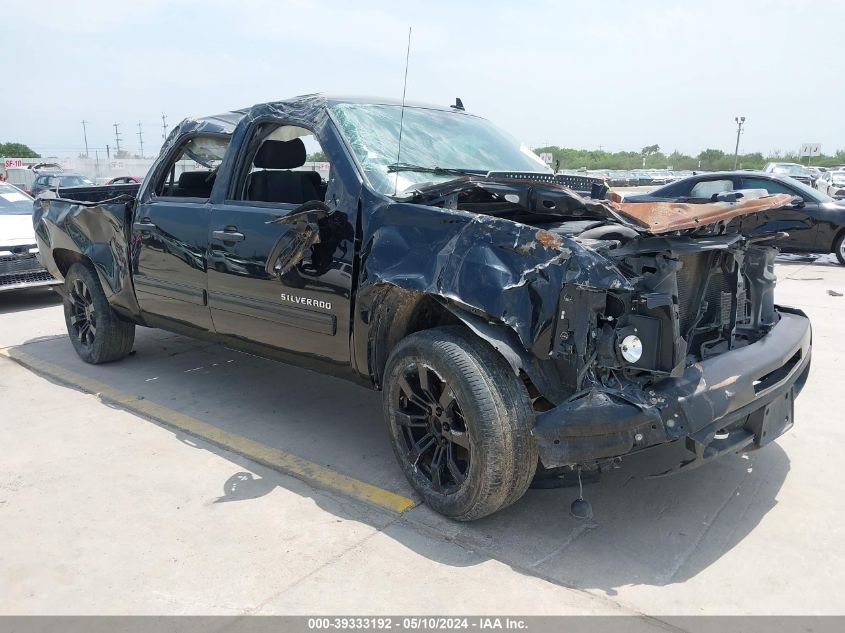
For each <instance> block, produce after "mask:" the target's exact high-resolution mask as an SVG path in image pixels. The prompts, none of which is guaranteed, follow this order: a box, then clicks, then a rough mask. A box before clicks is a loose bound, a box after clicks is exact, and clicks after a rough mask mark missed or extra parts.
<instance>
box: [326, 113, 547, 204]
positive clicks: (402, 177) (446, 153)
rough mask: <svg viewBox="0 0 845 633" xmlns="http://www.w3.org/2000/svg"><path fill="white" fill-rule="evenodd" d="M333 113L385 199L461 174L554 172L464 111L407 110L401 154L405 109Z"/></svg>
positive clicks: (535, 157) (356, 155) (524, 148)
mask: <svg viewBox="0 0 845 633" xmlns="http://www.w3.org/2000/svg"><path fill="white" fill-rule="evenodd" d="M331 114H332V117H333V118H334V120H335V122H336V123H337V125H338V128H339V129H340V133H341V134H342V135H343V136H344V138H345V139H346V142H347V143H348V144H349V146H350V148H351V149H352V151H353V152H354V154H355V157H356V158H357V159H358V162H359V163H360V164H361V167H362V168H363V170H364V174H365V175H366V177H367V179H368V180H369V182H370V184H371V185H372V186H373V188H375V189H376V190H377V191H379V192H380V193H383V194H386V195H394V192H395V193H396V195H399V196H401V195H407V194H408V193H409V192H411V191H413V190H414V189H415V188H416V187H418V186H419V185H422V184H424V183H438V182H444V181H447V180H453V179H454V178H456V177H458V176H459V175H461V173H481V174H486V173H487V172H488V171H520V172H526V171H531V172H542V173H551V170H550V169H549V168H548V167H547V166H546V164H545V163H544V162H543V161H542V160H540V158H539V157H538V156H537V155H536V154H534V153H533V152H532V151H531V150H530V149H529V148H528V147H526V146H525V145H520V143H519V142H518V141H516V140H515V139H513V138H511V137H510V136H509V135H507V134H506V133H504V132H502V131H501V130H499V129H498V128H496V127H495V126H494V125H493V124H492V123H490V122H489V121H486V120H484V119H482V118H479V117H476V116H473V115H469V114H465V113H462V112H449V111H445V110H435V109H429V108H420V107H408V106H406V107H405V113H404V122H403V124H402V151H401V155H398V154H399V122H400V119H402V116H403V115H402V107H401V106H398V105H372V104H358V103H340V104H336V105H333V106H332V107H331ZM397 159H398V160H397Z"/></svg>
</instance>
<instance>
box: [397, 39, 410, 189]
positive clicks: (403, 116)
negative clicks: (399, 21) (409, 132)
mask: <svg viewBox="0 0 845 633" xmlns="http://www.w3.org/2000/svg"><path fill="white" fill-rule="evenodd" d="M410 57H411V27H410V26H409V27H408V50H407V52H406V53H405V83H403V84H402V113H401V114H400V115H399V149H397V150H396V164H397V165H398V164H399V156H400V154H401V153H402V125H403V124H404V123H405V91H406V90H407V89H408V59H409V58H410ZM398 187H399V172H398V171H397V172H396V177H395V179H394V180H393V195H394V196H395V195H396V189H397V188H398Z"/></svg>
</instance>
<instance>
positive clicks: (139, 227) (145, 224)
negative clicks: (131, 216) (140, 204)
mask: <svg viewBox="0 0 845 633" xmlns="http://www.w3.org/2000/svg"><path fill="white" fill-rule="evenodd" d="M132 228H134V229H135V230H136V231H155V230H156V228H158V227H156V225H155V224H153V223H152V222H150V219H149V218H142V219H141V221H140V222H135V223H134V224H133V225H132Z"/></svg>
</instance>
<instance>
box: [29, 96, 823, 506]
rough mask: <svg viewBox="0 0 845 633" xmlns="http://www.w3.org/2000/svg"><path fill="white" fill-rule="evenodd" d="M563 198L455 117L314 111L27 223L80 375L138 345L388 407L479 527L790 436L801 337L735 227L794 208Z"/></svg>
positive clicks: (231, 120) (187, 154)
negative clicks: (328, 387)
mask: <svg viewBox="0 0 845 633" xmlns="http://www.w3.org/2000/svg"><path fill="white" fill-rule="evenodd" d="M400 136H401V147H400ZM307 151H312V152H317V151H321V152H322V154H323V155H324V157H325V158H324V159H323V158H322V157H321V160H325V162H324V163H321V164H310V163H307V161H306V153H307ZM578 186H579V183H578V182H577V179H572V178H570V177H566V176H560V175H555V174H554V173H552V172H551V171H550V170H548V168H547V167H546V166H545V165H544V164H543V163H542V162H541V161H540V160H539V159H538V158H537V157H536V156H535V155H534V154H532V153H531V152H530V151H529V150H528V149H527V148H525V147H524V146H521V145H520V144H519V143H517V142H516V141H514V140H513V139H511V138H510V137H509V136H507V135H506V134H504V133H502V132H501V131H499V130H498V129H497V128H495V127H494V126H492V125H491V124H490V123H488V122H487V121H485V120H484V119H481V118H479V117H477V116H473V115H471V114H469V113H466V112H464V111H463V109H462V108H460V107H452V108H439V107H434V106H421V105H413V106H410V105H409V106H406V107H404V108H403V107H401V106H400V105H399V104H396V103H392V102H388V101H375V100H355V99H333V98H328V97H324V96H321V95H312V96H306V97H299V98H294V99H291V100H288V101H281V102H276V103H268V104H263V105H257V106H254V107H251V108H247V109H244V110H237V111H233V112H229V113H226V114H222V115H219V116H213V117H208V118H202V119H190V120H186V121H184V122H183V123H181V124H180V125H179V126H178V127H177V129H175V130H173V132H172V133H171V134H170V136H169V138H168V139H167V141H166V143H165V145H164V147H163V148H162V151H161V155H160V157H159V158H158V160H157V162H156V163H155V165H154V166H153V167H152V169H151V171H150V173H149V174H148V176H147V178H146V179H145V180H144V182H143V184H141V185H140V186H138V185H124V186H111V187H91V188H86V189H82V188H76V189H74V190H73V192H70V191H64V192H63V191H61V190H60V191H59V192H58V197H53V198H41V199H39V200H37V201H36V203H35V210H34V217H33V222H34V226H35V231H36V234H37V239H38V247H39V257H40V258H41V259H42V261H43V263H44V265H45V266H46V267H47V269H48V270H49V271H50V272H51V273H52V274H53V275H55V276H56V277H58V278H61V279H63V280H64V287H63V288H64V294H65V316H66V321H67V328H68V332H69V334H70V338H71V341H72V342H73V345H74V347H75V348H76V351H77V352H78V353H79V355H80V356H81V357H82V359H83V360H85V361H87V362H90V363H102V362H107V361H114V360H117V359H120V358H123V357H124V356H126V355H127V354H128V353H129V352H130V350H131V349H132V345H133V340H134V333H135V326H136V325H143V326H149V327H159V328H166V329H168V330H172V331H175V332H181V333H185V334H188V335H190V336H196V337H205V338H209V339H211V340H215V341H219V342H222V343H225V344H226V345H230V346H233V347H236V348H240V349H243V350H247V351H251V352H256V353H259V354H262V355H264V356H268V357H271V358H276V359H280V360H283V361H287V362H290V363H293V364H297V365H301V366H305V367H308V368H310V369H315V370H319V371H323V372H327V373H330V374H333V375H337V376H342V377H346V378H350V379H353V380H355V381H357V382H359V383H361V384H363V385H366V386H368V387H371V388H375V389H381V390H382V391H383V402H384V414H385V418H386V421H387V427H388V429H389V436H390V439H391V442H392V445H393V449H394V451H395V453H396V456H397V458H398V460H399V463H400V464H401V467H402V468H403V470H404V472H405V475H406V476H407V478H408V479H409V481H410V482H411V484H412V485H413V486H414V488H415V489H416V490H417V491H418V492H419V494H420V495H421V496H422V497H423V498H424V499H425V501H426V502H427V503H428V504H430V505H431V506H432V507H433V508H435V509H436V510H437V511H439V512H441V513H443V514H445V515H447V516H450V517H454V518H456V519H461V520H470V519H476V518H479V517H482V516H485V515H488V514H490V513H492V512H495V511H497V510H499V509H501V508H503V507H505V506H507V505H509V504H511V503H513V502H515V501H516V500H517V499H519V498H520V497H521V496H522V495H523V493H524V492H525V491H526V489H527V488H528V486H529V484H530V483H531V481H532V478H533V477H534V476H535V473H536V472H537V471H538V469H541V470H542V472H543V473H545V474H548V473H553V474H554V473H561V472H564V471H567V470H568V471H570V472H578V473H580V472H581V471H584V472H590V471H593V472H595V471H600V470H603V469H606V468H609V467H614V466H616V465H617V464H618V462H619V461H620V460H621V458H622V457H624V456H626V455H629V454H631V453H634V452H638V451H642V450H644V449H647V448H650V447H656V446H658V445H665V444H669V443H672V442H681V443H683V444H685V446H686V448H687V449H689V453H688V459H687V460H686V461H684V462H683V463H682V464H679V465H678V469H684V468H689V467H694V466H696V465H699V464H701V463H704V462H706V461H708V460H710V459H712V458H714V457H717V456H719V455H722V454H726V453H733V452H737V451H748V450H752V449H755V448H759V447H761V446H763V445H765V444H767V443H768V442H770V441H772V440H773V439H774V438H776V437H777V436H779V435H780V434H781V433H783V432H784V431H785V430H787V429H788V428H789V427H790V426H792V423H793V399H794V398H795V396H796V395H797V394H798V392H799V391H800V390H801V388H802V387H803V385H804V382H805V380H806V377H807V374H808V371H809V365H810V352H811V330H810V322H809V320H808V319H807V317H806V316H804V314H803V313H802V312H801V311H799V310H796V309H794V308H786V307H779V306H776V305H775V303H774V286H775V276H774V273H773V262H774V258H775V255H776V250H775V248H773V247H772V246H771V245H770V240H771V239H775V238H777V237H782V236H781V235H780V234H778V233H776V232H775V231H773V232H772V233H771V234H767V233H766V231H765V230H762V231H761V229H760V226H759V222H758V223H755V227H756V229H755V231H754V234H753V236H750V235H747V231H746V232H745V233H744V229H743V225H744V220H746V219H749V218H751V217H752V216H753V215H754V214H756V213H759V212H763V211H766V210H768V209H773V208H778V207H780V206H783V205H784V204H787V203H788V202H789V201H790V198H789V197H788V196H777V195H776V196H768V197H764V198H757V199H754V200H748V201H745V202H738V203H732V202H716V203H706V204H676V203H671V202H656V203H649V204H633V205H626V204H624V203H616V202H611V201H608V200H604V199H599V197H598V196H600V195H601V194H600V192H599V193H597V194H596V196H597V197H594V198H591V197H589V196H584V195H581V194H579V193H577V192H576V191H574V190H573V187H574V188H578ZM282 387H283V386H282ZM291 397H301V396H298V395H296V394H291ZM313 425H314V433H321V430H320V428H319V427H320V422H319V420H315V421H314V422H313Z"/></svg>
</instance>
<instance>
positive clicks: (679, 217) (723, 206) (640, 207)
mask: <svg viewBox="0 0 845 633" xmlns="http://www.w3.org/2000/svg"><path fill="white" fill-rule="evenodd" d="M793 197H794V196H790V195H788V194H785V193H779V194H775V195H773V196H765V197H763V198H754V199H752V200H746V201H743V202H706V203H702V204H694V203H688V202H686V203H685V202H609V203H607V204H609V205H610V206H611V207H612V208H613V209H615V210H616V211H617V212H618V213H619V214H620V215H622V216H624V217H625V218H626V219H628V220H630V221H632V222H634V223H636V224H637V226H638V227H639V228H642V229H646V230H647V231H648V232H649V233H652V234H654V235H659V234H661V233H669V232H670V231H683V230H686V229H696V228H699V227H701V226H705V225H707V224H713V223H715V222H726V221H728V220H732V219H734V218H736V217H739V216H742V215H750V214H752V213H759V212H761V211H771V210H773V209H780V208H781V207H784V206H786V205H788V204H789V203H791V202H792V199H793Z"/></svg>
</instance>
